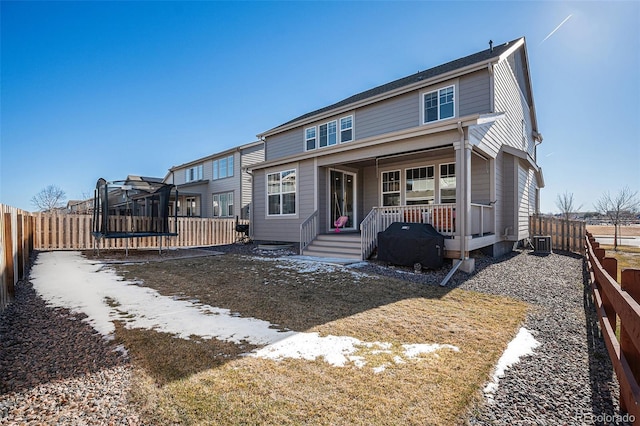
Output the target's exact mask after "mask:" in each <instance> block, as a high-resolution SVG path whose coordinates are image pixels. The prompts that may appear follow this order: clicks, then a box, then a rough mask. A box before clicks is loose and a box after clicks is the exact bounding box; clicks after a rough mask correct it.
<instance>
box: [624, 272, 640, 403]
mask: <svg viewBox="0 0 640 426" xmlns="http://www.w3.org/2000/svg"><path fill="white" fill-rule="evenodd" d="M620 275H621V277H620V283H621V284H620V286H621V287H622V290H624V291H626V292H627V293H628V294H629V295H630V296H631V297H632V298H633V300H635V301H636V302H638V303H640V269H625V270H624V271H622V273H621V274H620ZM620 351H621V352H622V354H623V355H624V357H625V358H626V359H627V363H628V364H629V368H630V369H631V372H632V373H633V377H634V378H635V380H636V383H640V352H638V349H637V348H636V347H635V345H634V344H633V340H632V337H631V335H630V334H629V333H628V332H627V330H626V327H625V326H624V322H620ZM620 408H622V409H623V410H625V411H627V408H628V407H627V406H626V404H625V403H623V401H622V398H620Z"/></svg>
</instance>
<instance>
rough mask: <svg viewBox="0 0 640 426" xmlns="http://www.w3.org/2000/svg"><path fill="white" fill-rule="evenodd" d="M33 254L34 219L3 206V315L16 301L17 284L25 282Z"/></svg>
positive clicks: (0, 252)
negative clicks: (23, 279)
mask: <svg viewBox="0 0 640 426" xmlns="http://www.w3.org/2000/svg"><path fill="white" fill-rule="evenodd" d="M32 250H33V216H32V215H31V213H29V212H26V211H23V210H20V209H17V208H15V207H9V206H5V205H4V204H0V271H1V272H2V278H1V279H0V311H2V310H4V308H5V306H7V304H8V303H9V301H10V300H11V299H12V298H13V295H14V286H15V284H16V283H17V282H18V281H20V280H21V279H22V278H24V274H25V272H26V270H27V266H28V264H29V257H30V255H31V251H32Z"/></svg>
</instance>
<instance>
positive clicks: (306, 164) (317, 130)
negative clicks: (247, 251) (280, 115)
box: [251, 38, 544, 270]
mask: <svg viewBox="0 0 640 426" xmlns="http://www.w3.org/2000/svg"><path fill="white" fill-rule="evenodd" d="M258 137H259V138H260V139H262V140H264V142H265V162H263V163H260V164H257V165H255V166H254V167H252V173H253V177H254V179H253V193H254V196H253V206H254V207H253V210H252V213H251V221H252V228H253V231H252V232H253V237H254V239H256V240H271V241H287V242H299V243H300V247H301V251H302V253H303V254H312V255H316V256H322V255H324V256H330V257H337V256H340V255H342V256H346V257H350V258H360V259H363V258H365V259H366V258H367V257H368V256H370V255H371V253H372V252H373V251H374V250H375V248H376V244H377V240H376V239H377V232H379V231H383V230H384V229H385V228H386V226H388V225H389V224H390V223H392V222H396V221H401V222H403V221H408V222H427V223H431V224H433V225H434V227H435V228H436V229H438V230H439V231H440V232H441V233H442V234H444V235H445V236H446V237H447V238H446V240H445V247H446V256H447V257H450V258H454V259H460V260H461V261H462V262H461V264H464V265H465V266H466V268H467V269H469V270H471V269H473V267H474V266H473V260H472V259H470V258H469V253H470V252H471V251H473V250H477V249H484V250H485V251H486V252H489V253H490V254H493V255H499V254H502V253H505V252H507V251H510V250H512V248H513V246H514V243H515V242H517V241H520V240H523V239H526V238H528V237H529V229H528V218H529V215H530V214H533V213H535V212H537V211H538V209H539V201H538V200H539V189H540V188H541V187H543V186H544V182H543V177H542V171H541V168H540V167H539V166H538V164H537V159H536V146H537V145H538V144H539V143H540V142H541V141H542V137H541V135H540V133H539V131H538V126H537V122H536V113H535V107H534V101H533V93H532V88H531V79H530V74H529V66H528V59H527V51H526V44H525V39H524V38H519V39H516V40H513V41H510V42H508V43H504V44H501V45H496V46H493V45H492V44H491V43H490V46H489V48H488V49H485V50H482V51H480V52H478V53H475V54H472V55H470V56H466V57H463V58H460V59H456V60H454V61H452V62H448V63H446V64H443V65H439V66H436V67H434V68H430V69H427V70H425V71H421V72H418V73H416V74H412V75H410V76H408V77H405V78H401V79H399V80H396V81H392V82H390V83H387V84H383V85H381V86H378V87H375V88H373V89H371V90H367V91H365V92H362V93H358V94H356V95H353V96H351V97H349V98H346V99H344V100H342V101H340V102H337V103H335V104H332V105H329V106H327V107H325V108H321V109H319V110H316V111H313V112H310V113H308V114H304V115H302V116H300V117H297V118H294V119H293V120H290V121H288V122H286V123H284V124H282V125H280V126H278V127H275V128H273V129H271V130H268V131H265V132H263V133H261V134H259V135H258ZM341 216H346V217H347V222H346V223H345V224H344V225H343V228H341V229H339V230H340V231H341V232H335V230H336V229H335V227H336V220H337V219H338V218H339V217H341ZM349 231H351V232H349ZM330 237H333V238H330ZM349 247H351V249H349ZM341 253H342V254H341ZM463 269H464V267H463Z"/></svg>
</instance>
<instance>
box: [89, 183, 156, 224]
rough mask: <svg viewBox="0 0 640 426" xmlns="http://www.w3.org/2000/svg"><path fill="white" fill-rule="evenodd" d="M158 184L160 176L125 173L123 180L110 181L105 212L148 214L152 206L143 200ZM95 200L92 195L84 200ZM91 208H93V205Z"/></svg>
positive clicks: (123, 214) (111, 213) (122, 214)
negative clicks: (107, 207) (107, 208)
mask: <svg viewBox="0 0 640 426" xmlns="http://www.w3.org/2000/svg"><path fill="white" fill-rule="evenodd" d="M98 182H100V181H98ZM159 184H162V178H157V177H149V176H137V175H127V178H126V179H125V180H122V181H114V182H111V183H110V185H109V188H110V189H109V193H108V195H107V198H108V200H109V202H108V205H109V211H108V212H107V214H108V215H114V216H119V215H120V216H125V215H131V214H133V215H134V216H137V215H143V216H144V215H147V214H149V212H150V211H151V210H152V209H154V207H153V206H152V205H149V203H148V202H145V201H144V200H145V199H146V198H147V195H148V194H149V193H153V192H155V191H156V190H157V188H158V186H159ZM96 195H98V194H96ZM95 200H96V198H95V197H94V198H91V199H90V200H85V201H84V202H85V203H88V202H91V203H95ZM91 209H92V210H93V209H94V206H93V205H92V206H91Z"/></svg>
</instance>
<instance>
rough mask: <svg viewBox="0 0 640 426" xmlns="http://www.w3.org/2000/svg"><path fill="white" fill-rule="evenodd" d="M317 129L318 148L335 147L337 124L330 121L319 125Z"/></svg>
mask: <svg viewBox="0 0 640 426" xmlns="http://www.w3.org/2000/svg"><path fill="white" fill-rule="evenodd" d="M318 127H319V133H320V148H323V147H325V146H329V145H335V144H336V143H337V142H338V137H337V133H336V131H337V128H338V124H337V122H336V121H335V120H334V121H330V122H328V123H326V124H321V125H320V126H318Z"/></svg>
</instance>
